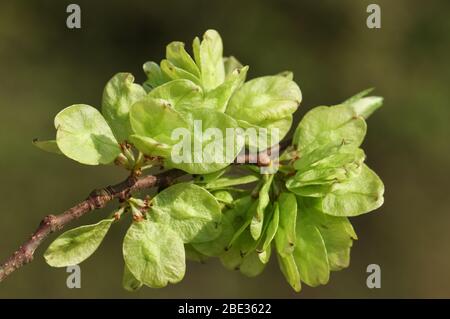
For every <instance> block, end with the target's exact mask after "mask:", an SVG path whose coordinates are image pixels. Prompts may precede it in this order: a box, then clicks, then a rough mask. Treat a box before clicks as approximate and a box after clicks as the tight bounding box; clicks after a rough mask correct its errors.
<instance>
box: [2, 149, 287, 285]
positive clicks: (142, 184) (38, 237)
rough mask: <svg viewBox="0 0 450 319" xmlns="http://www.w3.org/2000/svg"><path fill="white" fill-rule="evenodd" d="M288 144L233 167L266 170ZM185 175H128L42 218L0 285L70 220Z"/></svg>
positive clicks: (238, 161) (12, 258) (242, 158)
mask: <svg viewBox="0 0 450 319" xmlns="http://www.w3.org/2000/svg"><path fill="white" fill-rule="evenodd" d="M290 144H291V141H290V140H286V141H284V142H282V143H280V144H277V145H274V146H272V147H271V148H269V149H267V150H265V151H262V152H260V153H256V154H242V155H239V156H238V157H237V158H236V160H235V161H234V163H235V164H250V163H251V164H256V165H258V166H268V165H270V161H271V160H272V157H271V155H273V153H274V152H275V151H278V152H279V153H281V152H282V151H283V150H285V149H286V148H287V147H288V146H289V145H290ZM184 174H185V173H184V172H183V171H180V170H176V169H173V170H169V171H167V172H164V173H161V174H158V175H148V176H144V177H140V178H139V177H137V176H135V175H130V176H129V177H128V178H127V179H126V180H124V181H123V182H121V183H119V184H116V185H112V186H108V187H105V188H102V189H99V190H95V191H93V192H91V193H90V195H89V196H88V198H87V199H85V200H84V201H82V202H80V203H78V204H76V205H75V206H73V207H72V208H70V209H68V210H66V211H65V212H63V213H62V214H60V215H48V216H46V217H44V219H43V220H42V221H41V223H40V224H39V227H38V228H37V230H36V231H35V232H34V233H33V234H32V235H31V237H30V238H29V239H28V240H27V241H26V242H25V243H24V244H22V246H20V248H19V249H18V250H16V251H15V252H14V253H13V254H12V255H11V256H10V257H9V258H8V259H7V260H6V261H5V262H4V263H3V264H2V265H1V266H0V282H2V281H3V280H4V279H5V278H6V277H8V276H9V275H10V274H11V273H13V272H14V271H16V270H17V269H19V268H21V267H22V266H24V265H26V264H28V263H30V262H31V261H32V260H33V255H34V252H35V251H36V249H37V248H38V247H39V246H40V245H41V243H42V242H43V241H44V240H45V239H46V238H47V236H48V235H50V234H51V233H53V232H55V231H57V230H61V229H62V228H64V226H66V225H67V224H69V223H70V222H72V221H73V220H75V219H78V218H80V217H81V216H83V215H85V214H86V213H88V212H90V211H92V210H95V209H99V208H103V207H105V206H106V204H107V203H109V202H110V201H112V200H114V199H119V200H125V199H127V198H128V197H129V196H130V195H131V193H133V192H136V191H139V190H143V189H147V188H152V187H155V186H156V187H160V188H165V187H167V186H168V185H170V184H172V182H173V180H174V179H176V178H177V177H180V176H182V175H184Z"/></svg>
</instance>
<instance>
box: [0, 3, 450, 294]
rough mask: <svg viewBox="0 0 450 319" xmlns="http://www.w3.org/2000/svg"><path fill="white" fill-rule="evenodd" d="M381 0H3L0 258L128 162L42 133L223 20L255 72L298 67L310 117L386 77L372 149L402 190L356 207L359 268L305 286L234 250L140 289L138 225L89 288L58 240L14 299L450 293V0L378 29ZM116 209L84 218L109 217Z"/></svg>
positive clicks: (387, 10)
mask: <svg viewBox="0 0 450 319" xmlns="http://www.w3.org/2000/svg"><path fill="white" fill-rule="evenodd" d="M71 2H75V3H77V4H79V5H80V6H81V12H82V28H81V29H80V30H69V29H67V28H66V25H65V23H66V17H67V15H68V14H67V13H66V6H67V5H68V4H69V3H71ZM371 2H372V1H357V0H341V1H339V2H338V1H333V0H326V1H314V2H313V1H298V0H297V1H287V0H282V1H270V2H269V1H168V0H165V1H149V0H145V1H121V2H113V1H103V2H101V1H95V3H94V1H81V0H77V1H2V2H1V4H0V70H1V77H0V108H1V113H0V127H1V134H0V149H1V151H0V154H1V156H0V167H1V169H2V173H1V183H0V188H1V200H0V259H4V258H6V257H7V256H9V254H10V253H12V252H13V251H14V250H15V249H16V248H17V247H18V246H19V245H20V244H21V243H22V241H23V240H24V238H25V237H27V236H28V235H29V234H30V233H31V232H32V231H33V230H34V229H35V227H36V226H37V224H38V223H39V221H40V219H41V218H42V217H43V216H44V215H46V214H50V213H59V212H62V211H63V210H64V209H66V208H68V207H70V206H71V205H72V204H74V203H75V202H77V201H78V200H81V199H83V198H85V197H86V196H87V194H88V192H89V191H90V190H91V189H93V188H96V187H101V186H105V185H108V184H110V183H115V182H118V181H120V180H122V179H123V178H124V177H125V174H126V173H125V172H124V171H121V170H120V169H115V168H114V167H99V168H98V167H89V166H82V165H79V164H77V163H75V162H73V161H70V160H67V159H64V158H62V157H58V156H56V155H52V154H47V153H44V152H41V151H39V150H37V149H35V148H34V147H33V146H32V144H31V140H32V139H33V138H34V137H40V138H44V139H45V138H52V137H53V136H54V128H53V122H52V121H53V117H54V115H55V114H56V113H57V112H58V111H59V110H60V109H62V108H64V107H66V106H68V105H71V104H75V103H86V104H90V105H93V106H99V105H100V100H101V94H102V90H103V86H104V85H105V83H106V82H107V80H108V79H109V78H110V77H111V76H112V75H113V74H115V73H116V72H119V71H129V72H132V73H133V74H134V75H135V76H136V78H137V80H138V81H139V82H141V81H143V80H144V75H143V72H142V71H141V66H142V64H143V63H144V62H145V61H148V60H155V61H159V60H160V59H161V58H162V57H163V55H164V53H165V45H166V44H167V43H169V42H170V41H172V40H181V41H184V42H186V43H187V44H188V46H189V47H190V43H191V41H192V39H193V37H194V36H196V35H201V34H202V33H203V32H204V31H205V30H206V29H208V28H215V29H217V30H218V31H219V32H220V33H221V35H222V37H223V40H224V44H225V54H226V55H231V54H233V55H235V56H236V57H238V58H239V59H240V60H241V61H242V62H243V63H245V64H249V65H250V67H251V69H250V74H249V75H250V77H256V76H260V75H267V74H274V73H277V72H279V71H283V70H292V71H294V73H295V80H296V81H297V83H298V84H299V85H300V88H301V89H302V93H303V97H304V99H303V102H302V105H301V107H300V109H299V111H298V112H297V120H298V119H300V118H301V116H302V115H303V114H304V113H305V112H306V111H307V110H309V109H310V108H311V107H314V106H316V105H320V104H326V105H327V104H328V105H331V104H336V103H338V102H340V101H342V100H344V99H346V98H347V97H349V96H351V95H353V94H354V93H357V92H359V91H360V90H362V89H365V88H367V87H372V86H373V87H376V91H375V93H376V94H378V95H382V96H384V97H385V105H384V107H383V108H382V109H381V110H380V111H378V112H377V113H376V114H375V115H373V116H372V117H371V118H370V120H369V131H368V136H367V138H366V141H365V144H364V146H363V147H364V149H365V150H366V153H367V154H368V162H369V165H370V166H371V167H373V168H374V170H375V171H376V172H377V173H378V174H379V175H380V176H381V177H382V179H383V181H384V182H385V185H386V201H385V204H384V206H383V207H381V208H380V209H378V210H377V211H376V212H373V213H370V214H368V215H365V216H360V217H357V218H353V219H352V223H353V224H354V226H355V228H356V231H357V233H358V235H359V237H360V239H359V240H358V241H357V242H355V245H354V248H353V250H352V260H351V265H350V268H348V269H346V270H344V271H340V272H336V273H332V275H331V279H330V283H329V284H328V285H326V286H323V287H317V288H309V287H306V286H304V288H303V291H302V292H301V293H300V294H295V293H294V292H293V291H292V290H291V288H290V287H289V286H288V284H287V283H285V280H284V278H283V277H282V275H281V273H280V271H279V270H278V267H277V264H276V260H275V259H274V258H272V259H273V260H272V262H271V263H270V265H269V267H268V268H267V269H266V270H265V272H264V273H263V274H262V275H261V276H259V277H257V278H252V279H249V278H246V277H244V276H242V275H241V274H240V273H239V272H230V271H227V270H225V269H224V268H222V267H221V265H220V263H219V262H218V261H211V262H208V263H207V264H196V263H191V262H190V263H189V264H188V268H187V273H186V276H185V279H184V280H183V281H182V282H181V283H180V284H177V285H174V286H170V287H167V288H164V289H159V290H157V289H150V288H144V289H142V290H141V291H139V292H137V293H135V294H132V293H127V292H125V291H124V290H122V288H121V276H122V267H123V261H122V256H121V240H122V237H123V234H124V232H125V231H126V223H122V224H121V225H119V224H118V225H115V226H114V227H112V229H111V231H110V233H109V234H108V236H107V238H106V240H105V242H104V243H103V244H102V246H101V247H100V249H99V250H98V251H97V253H96V254H95V255H93V256H92V257H91V258H90V259H88V260H87V261H86V262H84V263H83V264H82V266H81V269H82V288H81V289H68V288H66V277H67V275H68V274H67V273H66V272H65V269H54V268H50V267H48V266H47V265H46V264H45V263H44V261H43V258H42V253H43V252H44V250H45V248H46V247H47V246H48V244H49V243H50V240H49V241H47V242H46V243H45V244H44V245H43V246H42V247H40V248H39V250H38V251H37V253H36V258H35V261H34V262H33V263H32V264H31V265H28V266H26V267H24V268H23V269H21V270H20V271H17V272H16V273H15V274H13V275H12V276H11V277H10V278H8V279H7V280H6V281H4V282H3V283H1V284H0V297H2V298H16V297H27V298H28V297H37V298H47V297H50V298H57V297H61V298H72V297H87V298H104V297H113V298H116V297H125V298H128V297H139V298H175V297H177V298H185V297H192V298H193V297H199V298H210V297H250V298H259V297H274V298H305V297H324V298H335V297H356V298H380V297H387V298H390V297H400V298H404V297H427V298H429V297H447V298H448V297H450V249H449V248H450V196H449V191H448V189H449V182H450V165H449V162H450V148H449V136H450V125H449V120H450V105H449V101H450V90H449V83H450V62H449V52H450V2H449V1H427V2H424V1H419V0H416V1H406V0H402V1H400V0H398V1H387V0H383V1H382V0H378V1H376V3H378V4H379V5H380V6H381V13H382V28H381V29H378V30H376V29H373V30H371V29H368V28H367V27H366V18H367V16H368V14H367V13H366V7H367V5H368V4H369V3H371ZM113 208H114V206H109V207H108V209H105V210H103V211H99V212H95V213H93V214H90V215H89V216H86V217H84V218H83V220H82V221H81V222H77V223H76V224H77V225H78V224H80V223H91V222H94V221H96V220H99V219H100V218H101V217H102V216H105V215H106V214H108V213H109V212H110V211H111V210H112V209H113ZM72 226H75V225H72ZM55 237H56V236H55V235H54V236H52V238H55ZM372 263H375V264H379V265H380V266H381V270H382V286H381V289H373V290H370V289H368V288H367V287H366V283H365V282H366V277H367V273H366V267H367V265H368V264H372Z"/></svg>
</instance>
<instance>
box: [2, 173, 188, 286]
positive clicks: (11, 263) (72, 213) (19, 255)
mask: <svg viewBox="0 0 450 319" xmlns="http://www.w3.org/2000/svg"><path fill="white" fill-rule="evenodd" d="M183 174H184V173H183V172H182V171H179V170H170V171H167V172H164V173H161V174H159V175H156V176H154V175H148V176H144V177H141V178H138V177H136V176H135V175H131V176H129V177H128V178H127V179H126V180H124V181H123V182H121V183H119V184H116V185H113V186H108V187H106V188H103V189H100V190H95V191H93V192H91V194H90V195H89V196H88V198H87V199H85V200H84V201H82V202H80V203H78V204H76V205H75V206H73V207H72V208H70V209H68V210H66V211H65V212H64V213H62V214H60V215H48V216H46V217H44V219H43V220H42V221H41V223H40V224H39V227H38V228H37V230H36V231H35V232H34V233H33V234H32V235H31V237H30V238H29V239H28V240H27V241H26V242H25V243H24V244H23V245H22V246H21V247H20V248H19V249H18V250H16V251H15V252H14V254H12V255H11V256H10V257H9V258H8V259H7V260H6V261H5V262H4V263H3V264H2V265H1V266H0V282H1V281H3V280H4V279H5V278H6V277H8V276H9V275H10V274H11V273H13V272H14V271H15V270H17V269H19V268H20V267H22V266H24V265H26V264H28V263H29V262H31V261H32V260H33V255H34V252H35V250H36V249H37V248H38V247H39V245H40V244H41V243H42V242H43V241H44V239H45V238H46V237H47V236H48V235H49V234H51V233H52V232H54V231H57V230H61V229H62V228H63V227H64V226H65V225H67V224H68V223H70V222H71V221H73V220H75V219H78V218H80V217H81V216H83V215H85V214H86V213H88V212H90V211H92V210H94V209H99V208H103V207H105V206H106V204H107V203H108V202H110V201H112V200H114V199H119V200H125V199H126V198H128V197H129V196H130V194H131V193H133V192H136V191H139V190H143V189H147V188H151V187H154V186H159V185H167V184H171V183H172V182H173V180H174V179H175V178H177V177H180V176H181V175H183Z"/></svg>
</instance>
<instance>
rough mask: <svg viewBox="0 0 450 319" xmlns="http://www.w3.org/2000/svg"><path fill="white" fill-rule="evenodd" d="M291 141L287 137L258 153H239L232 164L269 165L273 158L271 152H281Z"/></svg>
mask: <svg viewBox="0 0 450 319" xmlns="http://www.w3.org/2000/svg"><path fill="white" fill-rule="evenodd" d="M291 142H292V140H291V139H287V140H285V141H283V142H280V143H279V144H276V145H274V146H272V147H270V148H268V149H267V150H265V151H262V152H259V153H247V152H245V153H243V154H239V155H238V156H237V157H236V159H235V160H234V164H255V165H257V166H262V167H265V166H269V165H270V162H271V161H272V159H273V154H275V153H277V154H279V153H281V152H283V151H284V150H285V149H286V148H287V147H288V146H289V145H291Z"/></svg>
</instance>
